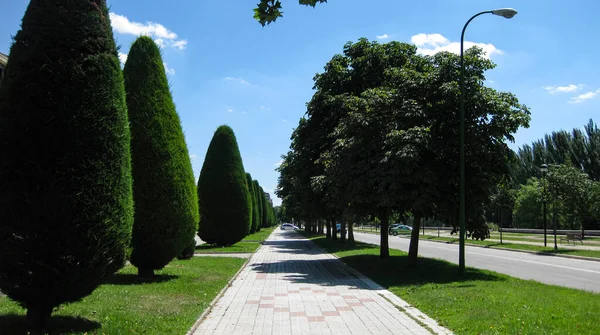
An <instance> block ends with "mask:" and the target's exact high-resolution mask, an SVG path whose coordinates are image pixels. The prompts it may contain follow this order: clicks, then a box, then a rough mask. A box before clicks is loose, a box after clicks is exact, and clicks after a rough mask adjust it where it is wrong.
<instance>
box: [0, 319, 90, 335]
mask: <svg viewBox="0 0 600 335" xmlns="http://www.w3.org/2000/svg"><path fill="white" fill-rule="evenodd" d="M100 327H102V325H101V324H100V323H99V322H96V321H92V320H88V319H85V318H81V317H74V316H62V315H61V316H53V317H51V318H50V320H49V321H48V327H47V329H46V333H47V334H52V335H55V334H56V335H58V334H73V333H89V332H92V331H94V330H97V329H99V328H100ZM0 334H2V335H26V334H27V323H26V320H25V316H24V315H16V314H9V315H0Z"/></svg>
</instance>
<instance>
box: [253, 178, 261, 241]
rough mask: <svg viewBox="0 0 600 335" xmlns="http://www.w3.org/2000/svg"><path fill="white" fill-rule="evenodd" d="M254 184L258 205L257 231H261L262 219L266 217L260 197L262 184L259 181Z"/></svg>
mask: <svg viewBox="0 0 600 335" xmlns="http://www.w3.org/2000/svg"><path fill="white" fill-rule="evenodd" d="M252 183H253V184H254V196H255V197H256V205H257V206H258V221H256V231H260V228H262V220H263V219H262V218H263V215H264V213H263V211H264V208H263V200H262V197H261V196H260V184H259V183H258V180H254V181H252Z"/></svg>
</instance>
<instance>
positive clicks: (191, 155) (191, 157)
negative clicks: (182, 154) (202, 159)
mask: <svg viewBox="0 0 600 335" xmlns="http://www.w3.org/2000/svg"><path fill="white" fill-rule="evenodd" d="M196 157H198V155H196V154H190V159H196Z"/></svg>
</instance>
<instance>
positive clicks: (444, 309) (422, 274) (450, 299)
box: [311, 236, 600, 335]
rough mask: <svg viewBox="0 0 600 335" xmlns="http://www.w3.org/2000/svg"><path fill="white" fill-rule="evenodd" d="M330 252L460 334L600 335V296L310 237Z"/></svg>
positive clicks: (357, 244)
mask: <svg viewBox="0 0 600 335" xmlns="http://www.w3.org/2000/svg"><path fill="white" fill-rule="evenodd" d="M311 238H312V239H313V241H314V242H316V243H317V244H318V245H319V246H320V247H322V248H324V249H325V250H326V251H327V252H331V253H335V254H336V255H337V256H338V257H340V258H341V259H342V260H343V261H344V262H345V263H347V264H348V265H350V266H352V267H354V268H355V269H357V270H358V271H360V272H362V273H363V274H365V275H366V276H368V277H369V278H371V279H373V280H374V281H376V282H377V283H379V284H380V285H382V286H384V287H386V288H387V289H389V290H390V291H391V292H393V293H394V294H396V295H398V296H399V297H401V298H402V299H404V300H405V301H407V302H408V303H410V304H411V305H413V306H415V307H416V308H418V309H420V310H421V311H422V312H424V313H425V314H427V315H429V316H430V317H432V318H433V319H435V320H436V321H438V322H439V323H440V324H441V325H443V326H444V327H447V328H449V329H451V330H452V331H454V332H455V333H456V334H561V335H563V334H598V329H599V328H598V322H597V320H598V314H597V313H598V310H600V295H598V294H593V293H588V292H584V291H580V290H575V289H568V288H562V287H557V286H551V285H545V284H541V283H538V282H534V281H529V280H521V279H517V278H513V277H510V276H506V275H502V274H498V273H495V272H491V271H485V270H477V269H473V268H467V271H466V274H465V276H463V277H460V276H459V275H458V267H457V266H456V265H454V264H452V263H449V262H446V261H442V260H435V259H426V258H421V259H419V266H418V268H416V269H406V267H405V265H406V261H407V257H406V255H407V254H406V253H405V252H402V251H399V250H390V254H391V256H392V257H389V258H386V259H381V258H380V257H379V247H378V246H374V245H370V244H364V243H359V242H357V243H356V244H355V245H351V244H349V243H346V244H342V243H340V242H339V241H330V240H327V239H325V238H324V237H322V236H320V237H317V236H313V237H311Z"/></svg>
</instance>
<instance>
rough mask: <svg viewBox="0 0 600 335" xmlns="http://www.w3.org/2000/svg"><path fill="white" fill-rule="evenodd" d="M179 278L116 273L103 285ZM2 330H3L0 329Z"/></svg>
mask: <svg viewBox="0 0 600 335" xmlns="http://www.w3.org/2000/svg"><path fill="white" fill-rule="evenodd" d="M176 278H178V276H174V275H162V274H156V275H154V277H140V276H138V275H136V274H121V273H116V274H114V275H112V276H110V277H108V278H107V279H106V280H105V281H104V282H103V284H110V285H139V284H150V283H162V282H166V281H170V280H173V279H176ZM0 329H1V328H0Z"/></svg>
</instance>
